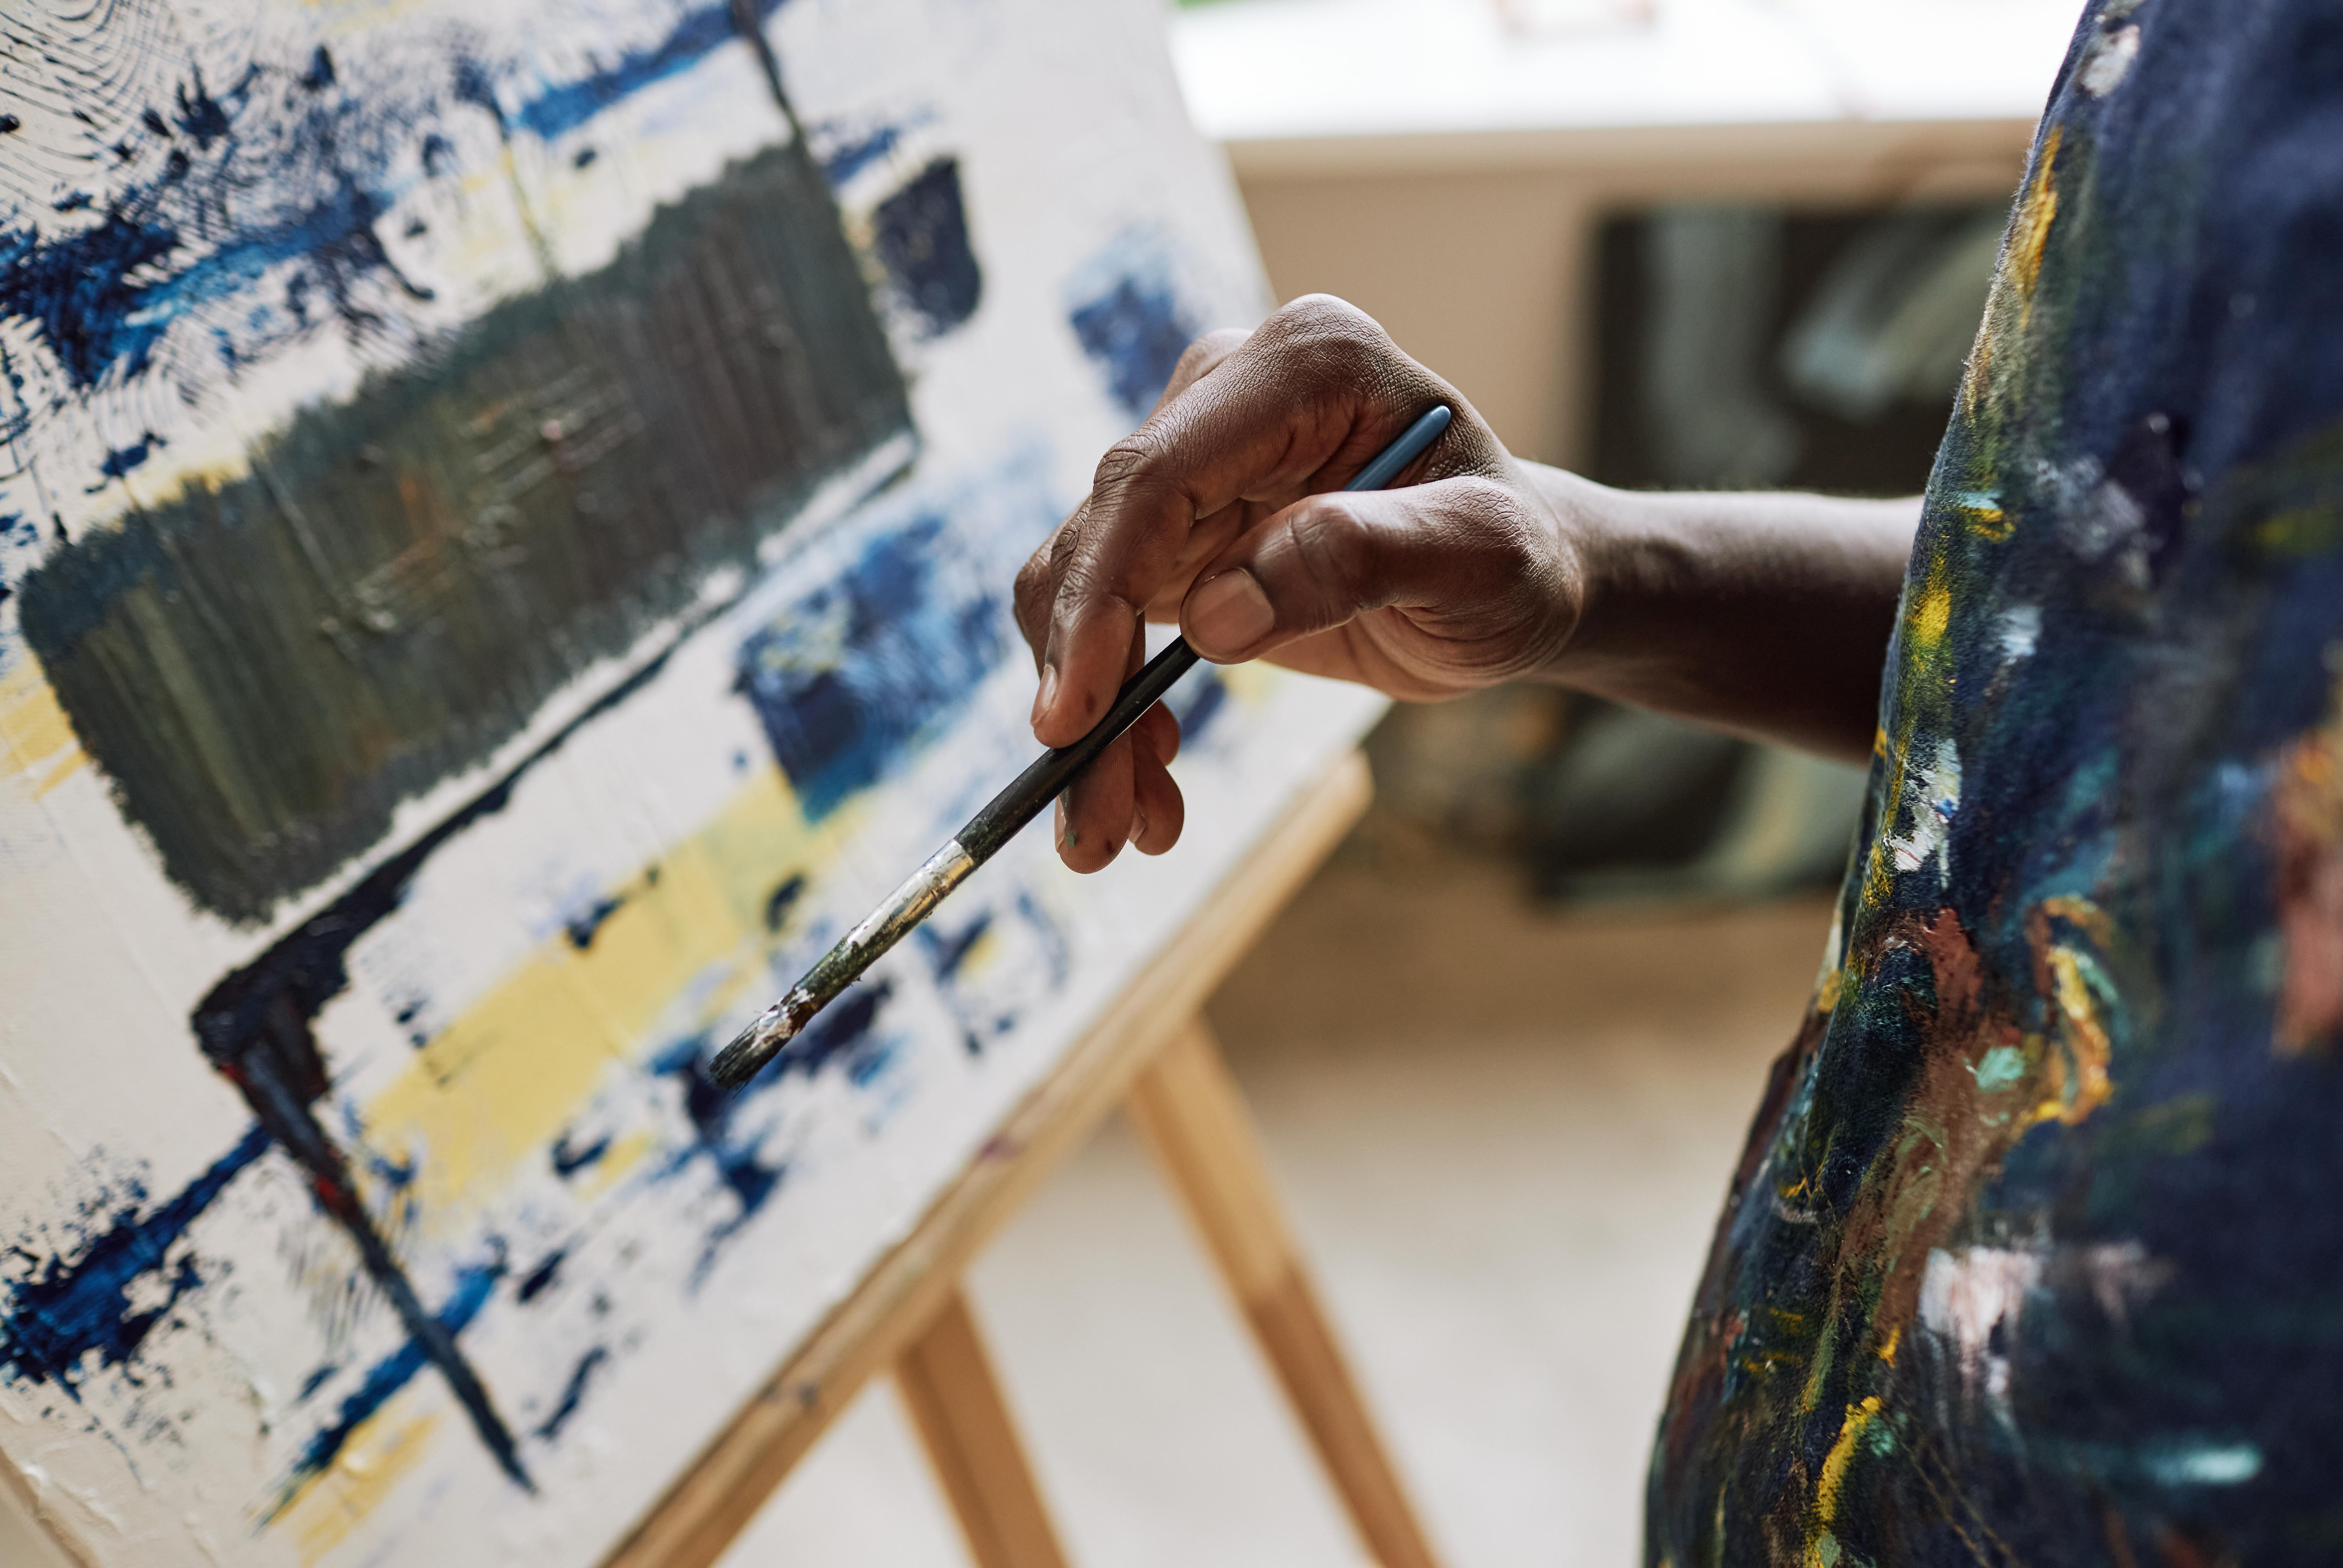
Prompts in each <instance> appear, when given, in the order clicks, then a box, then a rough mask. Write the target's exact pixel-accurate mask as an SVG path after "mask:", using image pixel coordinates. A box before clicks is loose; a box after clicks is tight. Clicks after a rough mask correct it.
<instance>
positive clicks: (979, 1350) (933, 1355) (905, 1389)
mask: <svg viewBox="0 0 2343 1568" xmlns="http://www.w3.org/2000/svg"><path fill="white" fill-rule="evenodd" d="M895 1386H896V1387H897V1388H898V1389H900V1391H901V1392H902V1395H903V1402H904V1404H905V1405H907V1406H909V1407H910V1412H911V1422H912V1424H913V1425H914V1426H916V1427H917V1428H918V1429H919V1432H920V1442H921V1444H922V1445H923V1446H924V1447H925V1448H926V1449H927V1451H928V1461H929V1462H930V1464H932V1465H933V1466H934V1467H935V1473H936V1479H937V1480H938V1481H939V1482H940V1483H942V1484H943V1489H944V1493H945V1495H946V1496H947V1497H949V1498H950V1500H951V1506H952V1513H954V1514H956V1515H957V1516H958V1517H959V1519H960V1532H961V1533H962V1534H964V1535H965V1536H967V1538H968V1549H969V1552H970V1554H971V1555H972V1556H974V1557H975V1559H976V1561H977V1564H978V1568H1066V1557H1065V1553H1063V1552H1061V1550H1060V1549H1059V1547H1058V1536H1057V1533H1056V1531H1054V1530H1053V1529H1051V1525H1050V1515H1049V1512H1048V1510H1047V1509H1045V1508H1044V1507H1043V1506H1042V1505H1041V1492H1040V1490H1039V1489H1038V1488H1037V1487H1036V1486H1035V1485H1034V1484H1033V1473H1032V1471H1031V1469H1030V1468H1029V1467H1028V1466H1027V1464H1026V1462H1025V1448H1024V1445H1023V1444H1022V1443H1021V1442H1018V1441H1017V1429H1016V1427H1015V1426H1014V1425H1013V1424H1011V1422H1010V1419H1009V1407H1008V1405H1007V1404H1005V1403H1004V1402H1002V1400H1001V1387H1000V1385H999V1384H998V1383H996V1382H994V1381H993V1378H992V1363H991V1362H990V1360H989V1359H988V1358H987V1357H986V1355H985V1353H984V1344H983V1342H982V1341H980V1340H979V1339H978V1338H977V1335H976V1320H975V1319H973V1318H971V1317H970V1315H969V1311H968V1299H967V1298H966V1297H965V1296H963V1295H961V1294H960V1292H959V1291H957V1290H955V1291H953V1292H952V1293H951V1295H950V1297H949V1298H947V1299H946V1301H945V1302H944V1304H943V1307H942V1310H940V1312H937V1313H936V1315H935V1319H934V1321H933V1322H930V1323H929V1325H928V1326H927V1328H926V1329H925V1330H924V1331H923V1332H921V1333H920V1337H919V1338H918V1339H916V1340H914V1341H913V1342H911V1347H910V1349H909V1350H907V1351H905V1352H903V1354H902V1357H901V1359H900V1360H899V1361H897V1362H896V1363H895Z"/></svg>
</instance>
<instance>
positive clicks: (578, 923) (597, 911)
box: [561, 898, 627, 953]
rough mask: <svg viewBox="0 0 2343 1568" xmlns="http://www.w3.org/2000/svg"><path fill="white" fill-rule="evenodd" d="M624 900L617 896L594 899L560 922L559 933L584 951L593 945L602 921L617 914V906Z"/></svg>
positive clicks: (573, 945)
mask: <svg viewBox="0 0 2343 1568" xmlns="http://www.w3.org/2000/svg"><path fill="white" fill-rule="evenodd" d="M626 901H627V900H624V899H617V898H605V899H596V900H593V902H591V903H589V904H588V905H587V906H586V907H585V908H584V909H583V910H579V911H578V913H576V914H574V915H572V916H570V917H569V918H568V920H563V921H562V922H561V934H562V935H563V936H565V937H567V938H568V939H569V945H570V946H571V947H573V948H576V949H577V950H578V951H579V952H581V953H582V952H584V951H585V950H587V949H588V948H590V947H592V946H593V945H594V937H595V934H596V933H597V932H598V931H600V930H601V929H602V922H603V921H605V920H608V919H609V918H610V917H611V916H612V915H615V914H617V913H618V908H619V906H620V905H622V904H624V903H625V902H626Z"/></svg>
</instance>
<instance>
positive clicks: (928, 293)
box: [870, 157, 984, 337]
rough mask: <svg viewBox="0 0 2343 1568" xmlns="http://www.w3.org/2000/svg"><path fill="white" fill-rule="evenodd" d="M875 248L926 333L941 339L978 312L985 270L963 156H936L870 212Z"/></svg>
mask: <svg viewBox="0 0 2343 1568" xmlns="http://www.w3.org/2000/svg"><path fill="white" fill-rule="evenodd" d="M870 229H871V236H870V243H871V248H872V249H873V250H875V251H876V252H877V253H878V256H879V260H880V264H881V265H882V266H885V267H886V269H887V277H888V280H889V281H890V283H892V284H893V285H894V289H895V297H896V298H897V299H898V300H899V301H900V303H901V304H902V307H903V308H904V309H905V310H906V311H908V312H910V316H911V318H912V320H913V321H914V322H916V323H917V325H918V329H919V333H920V336H921V337H941V336H943V335H944V334H945V333H947V332H950V331H951V330H952V329H953V328H954V327H959V326H960V325H961V324H962V323H964V322H966V321H967V320H968V318H969V317H971V316H973V315H975V314H976V307H977V305H978V304H979V302H980V301H981V300H982V299H983V297H984V270H983V268H982V267H981V266H979V265H978V263H977V259H976V250H975V248H974V246H972V245H971V244H970V241H969V237H968V207H967V204H966V203H965V202H963V201H962V200H961V197H960V160H959V159H958V158H951V157H942V158H937V159H936V160H934V161H933V162H932V163H930V164H929V165H928V166H927V167H925V168H923V169H921V170H920V172H919V173H918V174H916V175H914V176H911V178H910V181H909V182H908V183H906V184H905V185H904V186H903V188H902V189H900V190H899V191H897V192H895V194H894V195H892V196H889V197H887V198H886V199H885V200H884V201H881V202H880V204H879V206H877V208H876V209H874V210H873V211H872V213H871V215H870Z"/></svg>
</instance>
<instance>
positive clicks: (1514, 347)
mask: <svg viewBox="0 0 2343 1568" xmlns="http://www.w3.org/2000/svg"><path fill="white" fill-rule="evenodd" d="M1535 8H1536V7H1535V5H1534V4H1530V3H1527V0H1514V4H1513V8H1512V9H1511V11H1510V12H1509V11H1507V10H1503V9H1501V7H1500V0H1212V3H1210V4H1205V5H1194V6H1192V7H1189V8H1185V9H1182V10H1181V11H1180V12H1178V13H1177V14H1176V15H1174V16H1173V18H1172V55H1173V59H1174V61H1175V63H1176V65H1177V66H1178V68H1179V72H1180V79H1181V84H1182V89H1183V91H1184V92H1185V94H1186V95H1187V99H1188V105H1189V109H1190V112H1191V113H1192V115H1193V116H1194V117H1195V120H1196V123H1197V125H1198V126H1199V127H1200V128H1201V129H1202V131H1203V132H1204V133H1205V134H1206V135H1207V136H1212V137H1213V138H1214V139H1216V140H1218V141H1219V142H1221V143H1222V145H1223V146H1225V147H1226V148H1227V149H1228V153H1229V158H1230V163H1231V166H1232V169H1233V171H1234V173H1235V175H1236V177H1237V180H1238V183H1239V185H1240V186H1241V187H1242V191H1243V193H1244V196H1245V201H1246V205H1247V206H1248V208H1249V209H1250V210H1251V212H1252V218H1253V226H1254V230H1255V233H1256V234H1257V235H1258V236H1259V237H1260V240H1261V246H1262V258H1263V260H1264V261H1265V262H1266V263H1267V265H1268V268H1269V273H1270V278H1271V282H1272V286H1274V287H1275V289H1276V291H1277V293H1278V294H1279V296H1280V297H1282V298H1283V297H1292V296H1293V295H1296V294H1301V293H1306V292H1310V291H1312V290H1320V289H1322V290H1325V291H1327V292H1330V293H1334V294H1339V295H1342V297H1345V298H1347V299H1350V300H1352V301H1353V303H1356V304H1358V305H1360V306H1361V307H1363V308H1365V309H1367V310H1369V311H1370V312H1372V313H1373V314H1374V315H1375V316H1376V317H1378V318H1379V319H1381V320H1382V321H1383V323H1384V325H1385V326H1387V327H1390V328H1391V329H1392V331H1393V336H1394V337H1397V338H1398V339H1399V341H1400V343H1401V345H1402V347H1405V348H1407V349H1408V350H1409V352H1411V353H1413V354H1414V355H1415V356H1416V357H1419V358H1421V359H1423V360H1424V361H1425V362H1426V363H1428V364H1430V365H1432V366H1433V368H1435V369H1437V370H1439V371H1441V372H1442V373H1443V375H1446V376H1447V377H1449V378H1450V379H1451V380H1453V381H1454V382H1456V383H1457V384H1458V386H1459V387H1461V388H1462V389H1463V391H1464V393H1465V395H1466V396H1467V397H1471V398H1472V399H1473V402H1474V403H1475V405H1476V406H1477V407H1480V408H1481V409H1482V411H1483V413H1484V414H1486V415H1487V416H1488V417H1489V418H1490V420H1491V422H1492V423H1493V424H1494V425H1495V426H1496V427H1497V429H1498V432H1499V434H1500V435H1501V436H1503V437H1504V438H1505V440H1506V441H1507V443H1508V444H1509V445H1510V446H1512V447H1513V449H1514V450H1515V451H1517V452H1520V453H1522V454H1523V455H1524V456H1531V457H1542V458H1545V459H1548V460H1552V461H1557V462H1564V463H1567V462H1570V461H1573V460H1574V459H1577V458H1579V457H1581V456H1582V455H1583V453H1584V450H1585V443H1586V438H1587V427H1588V419H1587V409H1588V407H1589V398H1590V397H1591V387H1590V385H1589V381H1590V377H1589V374H1588V367H1587V359H1588V356H1587V354H1586V353H1585V352H1584V345H1585V344H1586V342H1587V341H1588V327H1589V319H1590V316H1591V311H1592V302H1591V294H1592V289H1591V286H1590V283H1589V276H1588V273H1589V257H1588V254H1587V253H1588V248H1589V246H1588V237H1589V236H1590V235H1591V234H1592V233H1593V230H1594V226H1595V224H1596V223H1598V222H1599V221H1600V219H1601V217H1602V216H1603V215H1604V214H1605V213H1607V212H1614V211H1618V210H1622V209H1624V208H1630V207H1634V206H1649V205H1652V204H1654V203H1657V202H1663V201H1675V200H1715V201H1749V202H1762V203H1772V204H1775V205H1783V206H1837V207H1851V206H1888V205H1893V204H1896V203H1898V202H1912V201H1928V200H1961V199H1976V198H1977V197H1980V196H1991V197H2000V196H2007V195H2008V194H2009V193H2010V192H2011V191H2012V190H2013V189H2014V188H2015V186H2016V182H2017V179H2018V176H2019V175H2020V174H2021V173H2022V171H2023V167H2024V162H2025V155H2026V146H2027V144H2028V142H2029V140H2030V138H2031V136H2032V131H2033V126H2034V122H2035V120H2036V117H2037V116H2039V114H2040V112H2041V106H2042V104H2043V101H2044V99H2045V97H2046V95H2047V93H2048V89H2049V85H2050V83H2051V80H2052V78H2053V77H2054V75H2056V71H2057V68H2058V65H2059V62H2060V61H2061V59H2062V58H2063V57H2064V55H2065V53H2066V40H2067V38H2068V36H2069V35H2070V34H2071V33H2072V31H2073V29H2074V25H2075V17H2076V15H2077V5H2075V3H2074V0H1656V3H1655V4H1654V5H1651V6H1650V7H1649V13H1650V14H1649V19H1648V20H1647V21H1645V22H1642V23H1630V24H1624V25H1592V26H1586V27H1583V28H1560V27H1557V28H1546V29H1523V28H1519V27H1515V26H1512V25H1508V22H1507V20H1506V18H1507V15H1509V14H1510V15H1521V14H1523V12H1524V11H1534V9H1535Z"/></svg>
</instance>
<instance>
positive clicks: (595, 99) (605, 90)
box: [511, 0, 783, 142]
mask: <svg viewBox="0 0 2343 1568" xmlns="http://www.w3.org/2000/svg"><path fill="white" fill-rule="evenodd" d="M782 3H783V0H756V3H755V5H754V8H753V11H752V15H754V16H755V17H756V19H757V20H758V21H759V23H761V22H763V21H764V20H766V19H767V18H769V17H770V16H772V15H774V14H775V13H777V12H778V11H779V10H780V8H781V5H782ZM738 38H739V14H738V8H737V7H736V6H735V5H733V4H732V0H713V3H711V4H707V5H694V6H690V7H689V8H687V9H683V10H680V11H679V12H678V13H677V15H676V18H675V24H674V25H673V26H672V27H670V28H669V31H668V33H667V35H666V36H664V37H662V38H659V39H658V40H657V41H655V42H652V43H649V44H646V45H639V46H638V47H636V48H632V49H628V50H626V51H625V52H624V53H622V54H621V55H618V58H617V59H615V60H612V61H610V62H608V64H605V65H602V66H601V67H600V68H599V69H598V70H597V71H595V72H594V74H593V75H588V76H582V77H580V78H578V80H577V81H574V82H563V83H561V84H559V85H556V86H551V87H547V88H544V89H542V90H540V91H538V92H537V93H535V94H533V95H530V96H529V97H528V98H527V99H526V100H525V101H524V102H522V103H521V104H520V105H519V106H518V107H517V108H516V109H515V110H514V111H513V113H512V116H511V121H512V123H513V124H514V125H516V126H520V127H522V128H524V129H526V130H528V131H529V132H531V133H533V134H534V135H536V136H539V137H542V138H543V139H544V140H546V141H548V142H549V141H552V140H554V139H555V138H556V137H558V136H567V135H568V134H569V133H570V132H571V131H574V130H576V129H577V128H578V126H582V125H584V124H586V122H588V120H590V119H592V118H593V117H594V116H597V115H598V114H600V113H601V112H602V111H603V110H605V109H607V108H608V107H609V106H611V105H613V104H617V103H619V102H621V101H623V100H625V99H627V98H628V97H631V96H632V95H635V94H636V93H639V92H640V91H642V90H643V89H644V88H645V87H648V86H649V85H652V84H653V83H655V82H663V81H666V80H667V79H668V78H669V77H670V76H677V75H682V74H683V73H684V72H686V71H689V69H691V68H692V67H693V66H694V65H698V64H699V62H700V61H701V60H702V59H703V58H705V57H706V56H707V55H709V52H710V51H712V50H714V49H717V48H719V47H721V46H722V45H726V44H729V43H732V42H735V41H736V40H737V39H738Z"/></svg>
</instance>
